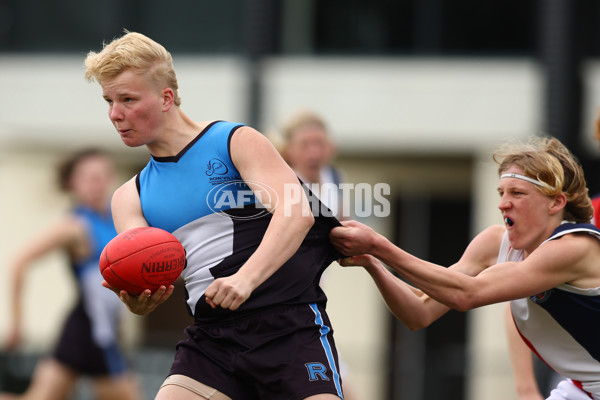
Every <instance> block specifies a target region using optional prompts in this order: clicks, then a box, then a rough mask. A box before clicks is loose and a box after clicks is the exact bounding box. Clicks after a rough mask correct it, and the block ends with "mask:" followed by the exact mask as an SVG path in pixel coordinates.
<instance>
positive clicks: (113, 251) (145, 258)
mask: <svg viewBox="0 0 600 400" xmlns="http://www.w3.org/2000/svg"><path fill="white" fill-rule="evenodd" d="M185 263H186V261H185V250H184V249H183V246H182V245H181V243H180V242H179V240H177V238H176V237H175V236H173V235H172V234H170V233H169V232H167V231H165V230H162V229H159V228H153V227H149V226H145V227H139V228H133V229H129V230H127V231H125V232H122V233H120V234H119V235H117V236H115V237H114V238H113V239H112V240H111V241H110V242H108V244H107V245H106V247H105V248H104V250H102V254H101V255H100V272H101V273H102V276H103V277H104V280H105V281H106V282H108V283H109V284H110V285H111V286H114V287H116V288H119V289H122V290H125V291H127V293H129V294H132V295H134V296H137V295H138V294H140V293H141V292H143V291H144V289H150V290H151V291H153V292H154V291H155V290H156V289H158V288H159V287H160V286H161V285H165V286H169V285H170V284H172V283H173V282H175V280H176V279H177V277H178V276H179V274H181V271H183V268H184V267H185Z"/></svg>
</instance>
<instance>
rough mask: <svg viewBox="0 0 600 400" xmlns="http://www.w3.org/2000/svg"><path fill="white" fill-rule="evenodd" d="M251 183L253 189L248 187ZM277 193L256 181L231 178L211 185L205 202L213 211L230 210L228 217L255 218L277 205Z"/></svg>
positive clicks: (265, 213) (267, 212)
mask: <svg viewBox="0 0 600 400" xmlns="http://www.w3.org/2000/svg"><path fill="white" fill-rule="evenodd" d="M248 184H251V185H252V187H253V189H254V191H253V190H252V189H250V188H249V187H248ZM277 203H278V198H277V194H276V193H275V191H274V190H273V188H271V187H270V186H268V185H266V184H264V183H261V182H256V181H243V180H241V179H239V180H232V181H229V182H223V183H221V184H220V185H216V186H215V187H213V188H212V189H211V190H210V191H209V192H208V194H207V196H206V204H207V205H208V207H209V208H210V209H211V210H212V211H213V212H214V213H217V214H218V213H221V212H223V211H230V212H228V213H227V217H228V218H232V219H244V220H247V219H256V218H261V217H263V216H265V215H267V214H269V210H270V209H274V208H275V207H277Z"/></svg>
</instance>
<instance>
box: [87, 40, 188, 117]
mask: <svg viewBox="0 0 600 400" xmlns="http://www.w3.org/2000/svg"><path fill="white" fill-rule="evenodd" d="M85 67H86V70H85V78H86V79H87V80H88V81H90V82H91V81H97V82H98V83H101V82H102V81H104V80H105V79H112V78H114V77H116V76H117V75H119V74H120V73H121V72H124V71H126V70H134V71H136V72H139V73H141V74H143V75H145V76H146V77H147V78H148V79H150V81H151V82H153V83H154V84H155V85H157V87H160V88H164V87H169V88H171V89H172V90H173V92H174V95H175V99H174V103H175V105H176V106H179V105H181V99H180V97H179V94H178V92H177V90H178V88H179V87H178V84H177V76H176V75H175V69H174V68H173V58H172V57H171V53H169V52H168V51H167V50H166V49H165V48H164V47H163V46H162V45H160V44H159V43H156V42H155V41H154V40H152V39H150V38H149V37H147V36H144V35H142V34H141V33H137V32H128V31H125V35H123V36H121V37H120V38H117V39H114V40H113V41H112V42H110V43H108V44H107V43H105V44H104V47H103V49H102V51H100V52H99V53H96V52H93V51H90V52H89V53H88V55H87V57H86V59H85Z"/></svg>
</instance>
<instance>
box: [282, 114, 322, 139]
mask: <svg viewBox="0 0 600 400" xmlns="http://www.w3.org/2000/svg"><path fill="white" fill-rule="evenodd" d="M311 125H316V126H318V127H319V128H321V129H323V131H324V132H327V124H325V121H324V120H323V119H322V118H321V117H320V116H318V115H317V114H315V113H314V112H312V111H307V110H301V111H298V112H296V113H295V114H294V115H293V116H292V117H291V118H290V119H289V120H288V121H287V122H286V124H285V125H284V126H283V128H282V135H283V139H284V140H285V142H286V143H288V142H289V141H290V140H291V138H292V136H294V134H295V133H296V132H297V131H298V130H299V129H302V128H304V127H306V126H311Z"/></svg>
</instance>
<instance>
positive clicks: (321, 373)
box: [304, 362, 329, 381]
mask: <svg viewBox="0 0 600 400" xmlns="http://www.w3.org/2000/svg"><path fill="white" fill-rule="evenodd" d="M304 365H305V366H306V370H307V371H308V380H309V381H318V380H322V381H328V380H329V378H328V377H327V367H325V366H324V365H323V364H321V363H319V362H311V363H306V364H304Z"/></svg>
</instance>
